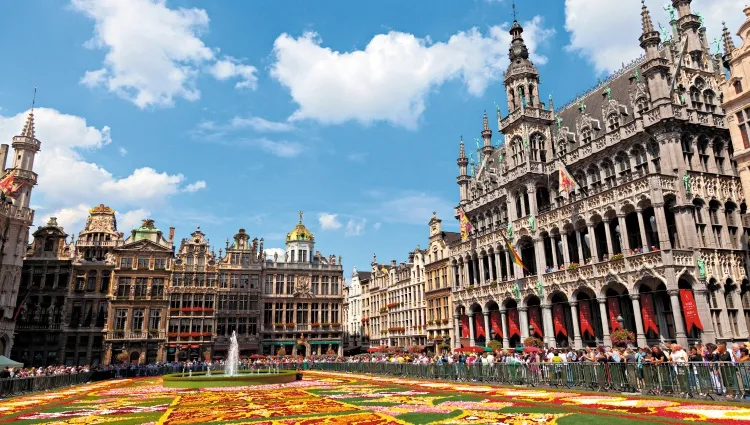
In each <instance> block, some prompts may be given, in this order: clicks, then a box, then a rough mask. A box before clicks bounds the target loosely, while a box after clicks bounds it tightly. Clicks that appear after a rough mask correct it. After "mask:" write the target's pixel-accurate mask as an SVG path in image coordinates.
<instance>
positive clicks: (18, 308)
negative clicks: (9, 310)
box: [13, 287, 31, 321]
mask: <svg viewBox="0 0 750 425" xmlns="http://www.w3.org/2000/svg"><path fill="white" fill-rule="evenodd" d="M30 293H31V287H29V290H28V291H26V295H24V296H23V299H21V304H18V307H16V312H15V313H14V314H13V321H16V320H18V315H19V314H21V309H23V305H24V304H26V300H27V299H28V298H29V294H30Z"/></svg>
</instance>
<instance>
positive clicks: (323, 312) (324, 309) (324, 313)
mask: <svg viewBox="0 0 750 425" xmlns="http://www.w3.org/2000/svg"><path fill="white" fill-rule="evenodd" d="M320 321H321V322H322V323H330V322H329V321H328V303H322V304H320Z"/></svg>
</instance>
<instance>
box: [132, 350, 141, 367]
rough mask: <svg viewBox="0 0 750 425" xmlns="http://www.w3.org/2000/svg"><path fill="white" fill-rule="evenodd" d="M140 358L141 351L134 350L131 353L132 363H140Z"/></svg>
mask: <svg viewBox="0 0 750 425" xmlns="http://www.w3.org/2000/svg"><path fill="white" fill-rule="evenodd" d="M140 358H141V353H139V352H137V351H133V352H132V353H130V363H131V364H138V363H139V360H140Z"/></svg>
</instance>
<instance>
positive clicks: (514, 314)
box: [508, 308, 521, 338]
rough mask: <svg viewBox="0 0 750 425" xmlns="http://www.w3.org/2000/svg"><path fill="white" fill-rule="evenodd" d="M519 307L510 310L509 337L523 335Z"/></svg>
mask: <svg viewBox="0 0 750 425" xmlns="http://www.w3.org/2000/svg"><path fill="white" fill-rule="evenodd" d="M518 322H519V321H518V309H516V308H514V309H511V310H508V334H509V335H508V337H510V338H513V337H514V336H517V337H519V338H520V337H521V327H520V326H519V325H518Z"/></svg>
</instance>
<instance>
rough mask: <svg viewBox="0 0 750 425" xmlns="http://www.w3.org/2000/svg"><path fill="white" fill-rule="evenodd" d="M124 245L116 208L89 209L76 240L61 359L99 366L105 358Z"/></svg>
mask: <svg viewBox="0 0 750 425" xmlns="http://www.w3.org/2000/svg"><path fill="white" fill-rule="evenodd" d="M122 244H123V234H122V233H121V232H119V231H118V230H117V220H116V219H115V211H114V210H113V209H111V208H109V207H107V206H105V205H103V204H100V205H99V206H97V207H94V208H92V209H91V210H89V217H88V219H87V220H86V225H85V227H84V229H83V230H82V231H81V232H80V233H79V234H78V240H77V241H75V250H74V252H75V254H74V257H73V260H72V261H73V264H72V265H73V276H72V278H71V279H72V281H71V284H70V286H69V291H68V297H67V300H66V302H65V317H64V319H63V323H62V338H63V339H64V347H63V357H62V359H61V362H63V363H64V364H67V365H98V364H100V363H102V361H103V360H104V332H105V331H106V325H107V318H108V315H109V297H108V296H109V292H110V285H111V284H112V273H113V272H114V269H115V266H116V265H117V264H116V261H117V260H116V259H117V254H116V252H115V249H116V248H119V247H120V246H122Z"/></svg>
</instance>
